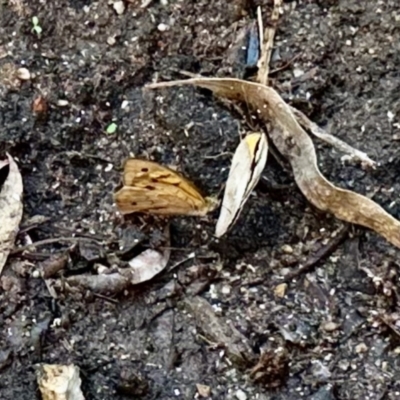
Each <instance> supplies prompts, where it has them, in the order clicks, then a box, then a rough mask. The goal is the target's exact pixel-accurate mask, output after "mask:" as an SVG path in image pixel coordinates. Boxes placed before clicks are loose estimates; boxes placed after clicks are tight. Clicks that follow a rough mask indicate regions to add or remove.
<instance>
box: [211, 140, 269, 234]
mask: <svg viewBox="0 0 400 400" xmlns="http://www.w3.org/2000/svg"><path fill="white" fill-rule="evenodd" d="M267 156H268V142H267V139H266V137H265V135H264V133H251V134H250V135H247V136H246V137H245V138H244V139H243V140H242V141H241V142H240V144H239V146H238V147H237V149H236V151H235V154H234V155H233V158H232V164H231V168H230V170H229V176H228V180H227V182H226V188H225V193H224V198H223V200H222V206H221V212H220V215H219V218H218V222H217V226H216V229H215V236H217V237H221V236H222V235H224V234H225V233H226V232H227V231H228V230H229V229H230V228H231V227H232V226H233V224H234V223H235V222H236V220H237V219H238V218H239V215H240V213H241V212H242V209H243V206H244V205H245V203H246V201H247V199H248V198H249V196H250V194H251V192H252V190H253V189H254V187H255V186H256V185H257V183H258V181H259V179H260V177H261V174H262V172H263V169H264V167H265V164H266V162H267Z"/></svg>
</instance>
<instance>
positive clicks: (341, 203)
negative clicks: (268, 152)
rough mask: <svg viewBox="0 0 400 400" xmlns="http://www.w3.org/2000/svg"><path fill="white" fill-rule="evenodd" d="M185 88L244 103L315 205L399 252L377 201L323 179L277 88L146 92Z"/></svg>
mask: <svg viewBox="0 0 400 400" xmlns="http://www.w3.org/2000/svg"><path fill="white" fill-rule="evenodd" d="M180 85H192V86H198V87H201V88H204V89H208V90H211V91H212V92H213V93H214V94H215V95H217V96H219V97H222V98H224V99H228V100H231V101H238V102H240V103H245V104H246V105H247V106H249V107H250V108H251V109H253V111H254V112H255V113H256V114H257V116H258V117H259V118H260V119H261V121H262V122H263V123H265V125H266V130H267V132H268V136H269V138H270V139H271V140H272V142H273V143H274V145H275V147H276V148H277V149H278V151H279V152H280V153H281V154H282V155H283V156H284V157H286V158H287V159H288V161H289V162H290V165H291V167H292V170H293V174H294V178H295V181H296V183H297V185H298V187H299V189H300V190H301V192H302V193H303V195H304V196H305V197H306V198H307V200H308V201H309V202H310V203H311V204H313V205H314V206H315V207H317V208H318V209H320V210H322V211H327V212H330V213H332V214H333V215H334V216H335V217H336V218H338V219H340V220H343V221H346V222H350V223H353V224H357V225H361V226H364V227H366V228H369V229H371V230H373V231H375V232H377V233H378V234H380V235H382V236H383V237H384V238H385V239H386V240H387V241H389V242H390V243H392V244H393V245H395V246H396V247H399V248H400V222H399V221H398V220H396V219H395V218H394V217H392V216H391V215H390V214H388V213H387V212H386V211H385V210H384V209H383V208H382V207H381V206H379V205H378V204H377V203H375V202H374V201H372V200H370V199H368V198H367V197H365V196H362V195H360V194H358V193H355V192H353V191H350V190H346V189H341V188H338V187H336V186H334V185H333V184H332V183H331V182H329V181H328V180H327V179H326V178H325V177H324V176H323V175H322V173H321V172H320V170H319V168H318V165H317V155H316V151H315V147H314V144H313V142H312V140H311V138H310V137H309V136H308V134H307V133H306V131H305V130H304V129H303V128H302V127H301V125H300V124H299V122H298V121H297V119H296V116H295V115H294V113H293V111H292V108H291V107H290V106H289V105H288V104H287V103H286V102H285V101H284V100H283V99H282V97H281V96H280V95H279V94H278V93H277V92H276V91H275V90H274V89H272V88H271V87H269V86H266V85H263V84H260V83H253V82H247V81H244V80H240V79H234V78H194V79H186V80H177V81H171V82H159V83H154V84H150V85H147V86H146V87H145V88H147V89H159V88H165V87H172V86H180Z"/></svg>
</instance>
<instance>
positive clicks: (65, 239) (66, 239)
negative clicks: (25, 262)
mask: <svg viewBox="0 0 400 400" xmlns="http://www.w3.org/2000/svg"><path fill="white" fill-rule="evenodd" d="M59 242H72V243H77V242H87V243H96V244H97V245H99V246H101V243H100V242H98V241H97V240H94V239H89V238H83V237H59V238H50V239H44V240H39V241H37V242H35V243H31V244H27V245H26V246H21V247H17V248H15V249H14V250H12V251H11V252H10V255H15V254H20V253H22V252H24V251H25V250H29V249H31V248H32V247H39V246H45V245H47V244H52V243H59Z"/></svg>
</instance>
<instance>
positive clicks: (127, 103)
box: [121, 100, 129, 110]
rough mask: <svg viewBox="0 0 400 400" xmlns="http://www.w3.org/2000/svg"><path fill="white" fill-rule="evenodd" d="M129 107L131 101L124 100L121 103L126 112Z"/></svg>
mask: <svg viewBox="0 0 400 400" xmlns="http://www.w3.org/2000/svg"><path fill="white" fill-rule="evenodd" d="M128 106H129V101H128V100H124V101H123V102H122V103H121V108H122V109H123V110H124V109H125V108H127V107H128Z"/></svg>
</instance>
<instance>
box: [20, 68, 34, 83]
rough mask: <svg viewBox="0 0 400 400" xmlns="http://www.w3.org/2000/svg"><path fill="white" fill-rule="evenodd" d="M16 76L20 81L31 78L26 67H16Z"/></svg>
mask: <svg viewBox="0 0 400 400" xmlns="http://www.w3.org/2000/svg"><path fill="white" fill-rule="evenodd" d="M17 77H18V79H21V81H29V79H31V73H30V72H29V70H28V69H27V68H18V70H17Z"/></svg>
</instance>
